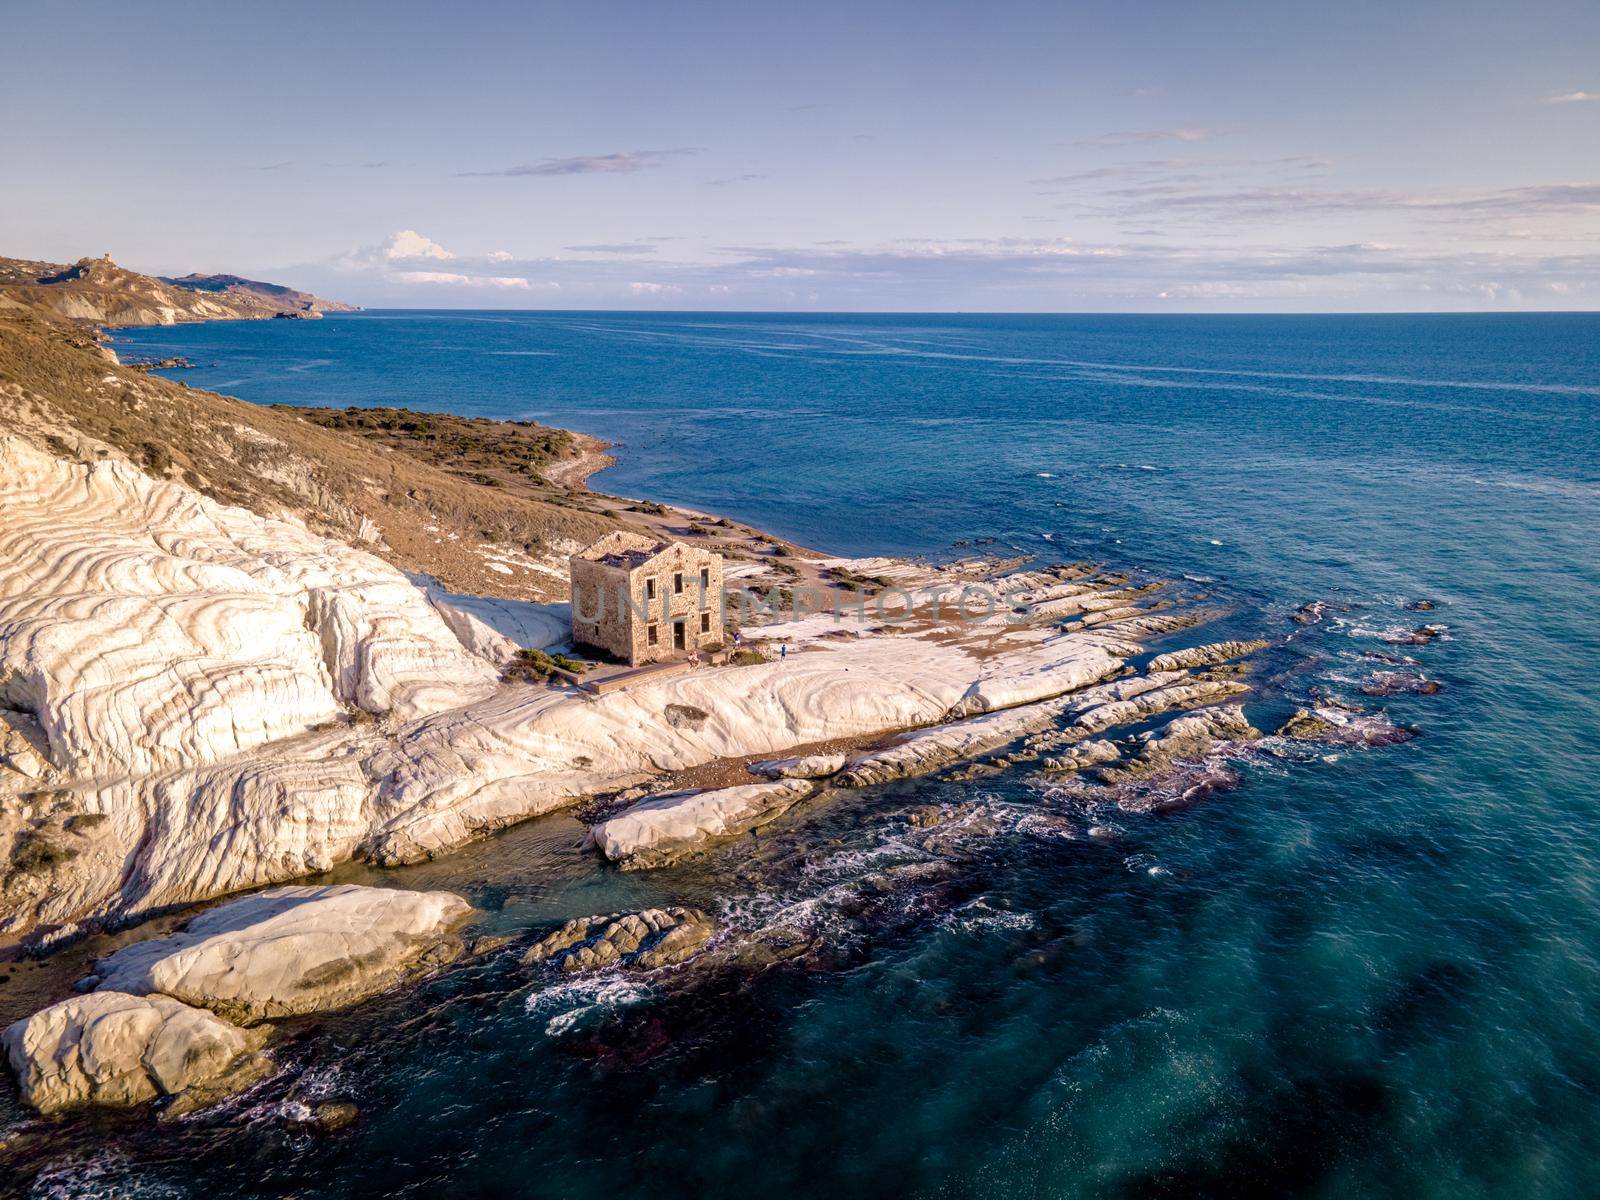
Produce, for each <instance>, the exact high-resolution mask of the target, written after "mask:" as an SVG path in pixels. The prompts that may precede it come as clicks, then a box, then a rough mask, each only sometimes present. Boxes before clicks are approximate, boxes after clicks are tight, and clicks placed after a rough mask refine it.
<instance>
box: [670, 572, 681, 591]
mask: <svg viewBox="0 0 1600 1200" xmlns="http://www.w3.org/2000/svg"><path fill="white" fill-rule="evenodd" d="M672 591H673V594H674V595H682V594H683V572H682V571H674V572H673V573H672Z"/></svg>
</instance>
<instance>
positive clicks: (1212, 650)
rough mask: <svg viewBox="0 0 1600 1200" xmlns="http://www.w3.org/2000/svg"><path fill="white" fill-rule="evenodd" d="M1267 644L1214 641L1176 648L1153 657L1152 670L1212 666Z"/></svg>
mask: <svg viewBox="0 0 1600 1200" xmlns="http://www.w3.org/2000/svg"><path fill="white" fill-rule="evenodd" d="M1266 645H1267V643H1266V642H1264V641H1253V642H1212V643H1211V644H1210V645H1208V646H1194V647H1191V648H1190V649H1188V650H1174V651H1173V652H1172V653H1170V654H1158V655H1156V656H1155V657H1154V658H1152V659H1151V660H1150V670H1152V671H1187V670H1190V669H1192V668H1194V667H1210V666H1214V665H1216V664H1217V663H1225V662H1228V661H1230V660H1231V659H1235V658H1243V657H1244V656H1245V655H1247V654H1254V653H1255V652H1256V651H1257V650H1261V649H1264V648H1265V647H1266Z"/></svg>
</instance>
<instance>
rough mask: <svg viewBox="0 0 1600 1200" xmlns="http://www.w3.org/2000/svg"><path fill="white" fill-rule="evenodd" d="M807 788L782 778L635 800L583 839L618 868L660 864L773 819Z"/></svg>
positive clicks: (808, 787) (808, 786)
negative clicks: (592, 844)
mask: <svg viewBox="0 0 1600 1200" xmlns="http://www.w3.org/2000/svg"><path fill="white" fill-rule="evenodd" d="M811 790H812V785H811V784H810V783H809V782H807V781H806V780H803V779H783V780H779V781H777V782H775V783H747V784H742V785H740V786H738V787H729V788H719V789H717V790H714V791H705V792H673V793H671V794H669V795H665V796H656V797H654V798H653V799H650V800H641V801H640V802H639V803H638V804H635V805H634V806H633V807H632V808H630V809H628V810H627V811H626V812H623V813H621V814H620V815H618V816H615V817H612V818H611V819H610V820H609V821H605V822H603V823H602V824H599V825H596V826H594V827H593V828H592V829H591V830H590V831H589V836H590V838H591V840H592V841H593V842H594V844H595V845H596V846H598V847H599V848H600V852H601V853H602V854H604V855H605V856H606V857H607V858H608V859H610V860H611V861H612V862H614V863H617V864H619V865H621V866H623V867H655V866H661V865H663V864H665V863H669V862H672V861H674V860H676V859H679V858H682V857H683V856H684V855H686V854H691V853H693V852H694V851H696V850H699V849H701V848H703V847H706V846H709V845H711V844H712V843H714V842H717V841H722V840H724V839H727V838H730V837H737V836H738V835H740V834H742V833H748V832H749V831H750V830H752V829H755V828H758V827H759V826H761V825H765V824H767V823H768V822H769V821H773V820H776V819H777V818H778V817H780V816H782V815H783V813H785V812H786V811H788V809H789V808H791V807H792V806H793V805H794V804H796V803H798V802H799V801H800V800H801V799H802V798H804V797H805V796H807V795H809V794H810V793H811Z"/></svg>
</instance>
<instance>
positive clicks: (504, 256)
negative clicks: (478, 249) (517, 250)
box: [489, 250, 512, 262]
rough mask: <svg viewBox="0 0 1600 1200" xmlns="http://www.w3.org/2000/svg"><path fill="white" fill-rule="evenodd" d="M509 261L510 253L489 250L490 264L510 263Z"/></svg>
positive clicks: (507, 251)
mask: <svg viewBox="0 0 1600 1200" xmlns="http://www.w3.org/2000/svg"><path fill="white" fill-rule="evenodd" d="M511 259H512V254H511V251H509V250H491V251H489V261H490V262H510V261H511Z"/></svg>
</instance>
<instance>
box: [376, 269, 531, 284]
mask: <svg viewBox="0 0 1600 1200" xmlns="http://www.w3.org/2000/svg"><path fill="white" fill-rule="evenodd" d="M395 278H396V279H398V280H399V281H400V282H401V283H448V284H454V285H456V286H458V287H461V286H464V287H497V288H525V287H528V286H529V283H528V281H527V280H526V279H524V278H522V277H521V276H520V275H462V274H460V273H459V272H456V271H401V272H399V273H398V274H397V275H396V276H395Z"/></svg>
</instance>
